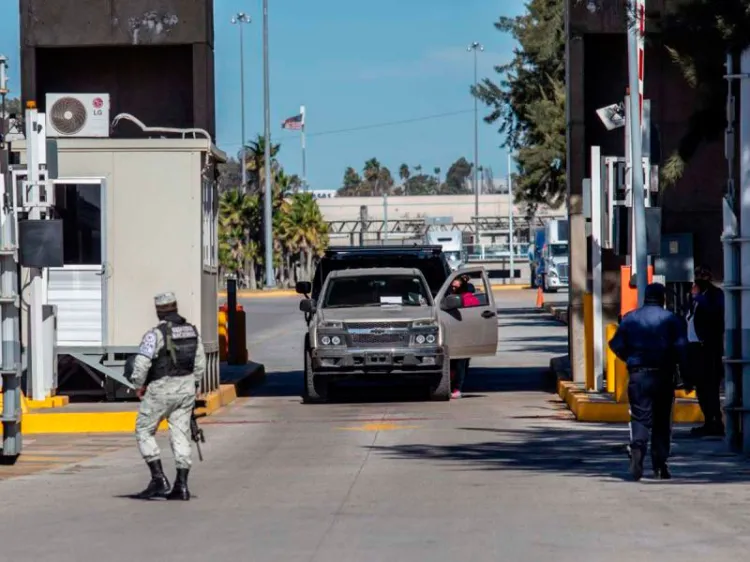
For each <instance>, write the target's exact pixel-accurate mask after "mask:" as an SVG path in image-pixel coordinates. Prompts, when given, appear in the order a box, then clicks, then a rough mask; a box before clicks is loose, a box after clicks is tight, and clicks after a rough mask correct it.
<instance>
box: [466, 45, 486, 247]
mask: <svg viewBox="0 0 750 562" xmlns="http://www.w3.org/2000/svg"><path fill="white" fill-rule="evenodd" d="M467 51H469V52H471V51H474V230H475V240H474V246H475V248H474V252H475V253H476V251H477V249H478V248H477V247H478V246H479V177H478V174H479V106H478V100H477V96H476V91H477V85H478V78H477V51H484V45H481V44H480V43H477V42H476V41H474V42H473V43H472V44H471V45H469V47H468V48H467Z"/></svg>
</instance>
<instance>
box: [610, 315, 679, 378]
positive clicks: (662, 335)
mask: <svg viewBox="0 0 750 562" xmlns="http://www.w3.org/2000/svg"><path fill="white" fill-rule="evenodd" d="M687 344H688V341H687V328H686V325H685V322H684V321H683V320H682V318H680V317H679V316H677V315H676V314H673V313H671V312H669V311H668V310H664V308H662V307H661V306H659V305H658V304H649V303H648V302H647V303H646V304H645V305H644V306H643V307H641V308H639V309H637V310H634V311H632V312H630V313H628V314H626V315H625V317H624V318H623V319H622V322H621V323H620V325H619V327H618V328H617V332H616V333H615V336H614V337H613V338H612V340H611V341H610V342H609V347H610V349H611V350H612V351H613V352H614V353H615V355H617V357H619V358H620V359H621V360H622V361H624V362H625V363H626V364H627V366H628V370H630V371H633V370H636V369H665V370H670V371H673V370H674V367H675V366H676V365H678V364H684V361H685V353H686V351H687Z"/></svg>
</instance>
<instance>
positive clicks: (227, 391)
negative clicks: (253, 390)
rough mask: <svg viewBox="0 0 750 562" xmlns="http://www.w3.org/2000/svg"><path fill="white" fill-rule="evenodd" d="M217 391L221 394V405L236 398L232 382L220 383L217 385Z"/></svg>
mask: <svg viewBox="0 0 750 562" xmlns="http://www.w3.org/2000/svg"><path fill="white" fill-rule="evenodd" d="M219 393H220V394H221V405H222V406H228V405H229V404H231V403H232V402H234V401H235V400H237V387H236V386H234V385H233V384H222V385H221V386H220V387H219Z"/></svg>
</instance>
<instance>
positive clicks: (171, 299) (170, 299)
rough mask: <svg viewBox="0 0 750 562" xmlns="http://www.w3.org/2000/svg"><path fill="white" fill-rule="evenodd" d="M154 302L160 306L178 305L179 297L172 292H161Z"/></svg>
mask: <svg viewBox="0 0 750 562" xmlns="http://www.w3.org/2000/svg"><path fill="white" fill-rule="evenodd" d="M154 304H155V305H156V306H158V307H160V308H161V307H164V306H176V305H177V297H175V295H174V293H172V292H167V293H159V294H158V295H156V296H155V297H154Z"/></svg>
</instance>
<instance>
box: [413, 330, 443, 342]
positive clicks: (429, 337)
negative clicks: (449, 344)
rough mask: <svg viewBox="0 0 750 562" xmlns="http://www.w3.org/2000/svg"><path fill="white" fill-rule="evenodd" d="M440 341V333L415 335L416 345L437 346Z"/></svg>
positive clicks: (428, 332)
mask: <svg viewBox="0 0 750 562" xmlns="http://www.w3.org/2000/svg"><path fill="white" fill-rule="evenodd" d="M437 340H438V331H437V330H430V331H422V332H419V333H417V334H415V335H414V340H413V341H414V344H416V345H425V344H426V345H435V342H437Z"/></svg>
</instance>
